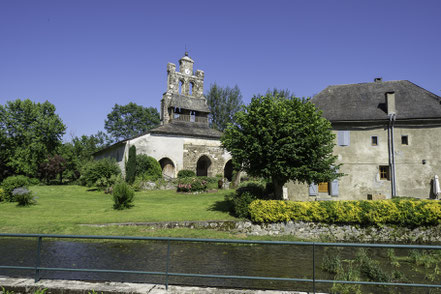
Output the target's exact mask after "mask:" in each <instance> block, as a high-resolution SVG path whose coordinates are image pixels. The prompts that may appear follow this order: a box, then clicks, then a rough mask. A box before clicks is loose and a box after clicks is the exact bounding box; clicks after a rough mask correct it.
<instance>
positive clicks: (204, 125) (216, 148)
mask: <svg viewBox="0 0 441 294" xmlns="http://www.w3.org/2000/svg"><path fill="white" fill-rule="evenodd" d="M193 65H194V61H193V60H192V59H191V58H190V57H189V56H188V53H185V56H184V57H182V58H181V59H180V60H179V70H178V71H177V70H176V65H175V64H173V63H169V64H167V91H166V92H165V93H164V95H163V97H162V100H161V125H160V126H159V127H157V128H155V129H151V130H149V131H148V132H146V133H144V134H140V135H139V136H136V137H133V138H130V139H126V140H123V141H120V142H118V143H115V144H113V145H111V146H110V147H108V148H106V149H103V150H101V151H99V152H97V153H96V154H95V159H101V158H104V157H111V158H115V159H116V161H117V162H118V164H119V166H120V167H121V170H122V171H123V172H124V170H125V161H126V160H127V158H128V151H129V148H130V147H131V146H133V145H134V146H136V153H137V154H147V155H149V156H152V157H153V158H155V159H156V160H158V161H159V163H160V164H161V168H162V171H163V175H164V176H166V177H169V178H175V177H176V176H177V173H178V171H180V170H183V169H186V170H192V171H194V172H195V173H196V175H198V176H216V175H219V174H221V175H223V176H224V177H225V178H227V179H229V180H230V181H231V178H232V173H233V165H232V162H231V155H230V154H229V153H228V152H227V151H225V150H224V149H223V148H221V146H220V145H221V143H220V137H221V135H222V133H221V132H219V131H217V130H215V129H212V128H210V127H209V124H208V115H209V114H210V110H209V108H208V105H207V100H206V99H205V97H204V95H203V92H204V72H203V71H202V70H196V71H194V70H193Z"/></svg>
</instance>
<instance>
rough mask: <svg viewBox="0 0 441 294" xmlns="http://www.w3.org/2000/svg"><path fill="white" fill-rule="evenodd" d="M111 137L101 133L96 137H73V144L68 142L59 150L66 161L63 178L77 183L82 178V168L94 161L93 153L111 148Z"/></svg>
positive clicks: (58, 152)
mask: <svg viewBox="0 0 441 294" xmlns="http://www.w3.org/2000/svg"><path fill="white" fill-rule="evenodd" d="M110 143H111V139H110V138H109V136H108V135H107V134H106V133H104V132H102V131H99V132H98V133H97V134H95V135H90V136H86V135H83V136H81V137H73V138H72V140H71V142H66V143H64V144H63V145H62V146H60V147H59V148H58V149H57V154H59V155H61V156H62V157H63V158H64V159H65V160H66V164H65V166H66V169H65V170H64V171H63V178H64V179H66V180H68V181H75V180H77V179H78V178H79V177H80V170H81V166H82V165H84V164H85V163H86V162H88V161H90V160H92V155H93V153H95V152H97V151H99V150H100V149H102V148H105V147H107V146H109V145H110Z"/></svg>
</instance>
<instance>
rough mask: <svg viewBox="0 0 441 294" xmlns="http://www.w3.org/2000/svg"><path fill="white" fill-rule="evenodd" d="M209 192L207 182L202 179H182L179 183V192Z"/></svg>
mask: <svg viewBox="0 0 441 294" xmlns="http://www.w3.org/2000/svg"><path fill="white" fill-rule="evenodd" d="M206 190H207V181H206V180H205V179H204V178H202V177H192V178H181V179H179V181H178V186H177V191H178V192H201V191H206Z"/></svg>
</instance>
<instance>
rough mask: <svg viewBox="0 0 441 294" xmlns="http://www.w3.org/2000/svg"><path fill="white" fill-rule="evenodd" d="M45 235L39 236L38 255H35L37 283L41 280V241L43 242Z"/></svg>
mask: <svg viewBox="0 0 441 294" xmlns="http://www.w3.org/2000/svg"><path fill="white" fill-rule="evenodd" d="M42 239H43V237H42V236H39V237H38V242H37V256H36V257H35V283H37V282H38V281H39V280H40V269H39V267H40V262H41V260H40V251H41V242H42Z"/></svg>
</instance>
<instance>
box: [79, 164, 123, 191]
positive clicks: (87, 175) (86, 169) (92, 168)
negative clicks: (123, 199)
mask: <svg viewBox="0 0 441 294" xmlns="http://www.w3.org/2000/svg"><path fill="white" fill-rule="evenodd" d="M119 174H121V169H120V168H119V166H118V164H117V163H116V161H115V160H114V159H110V158H104V159H100V160H92V161H88V162H86V163H85V164H84V165H83V166H82V168H81V177H80V183H81V185H83V186H88V187H92V186H94V185H96V182H97V180H99V179H102V178H105V179H110V177H111V176H112V175H114V176H118V175H119Z"/></svg>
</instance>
